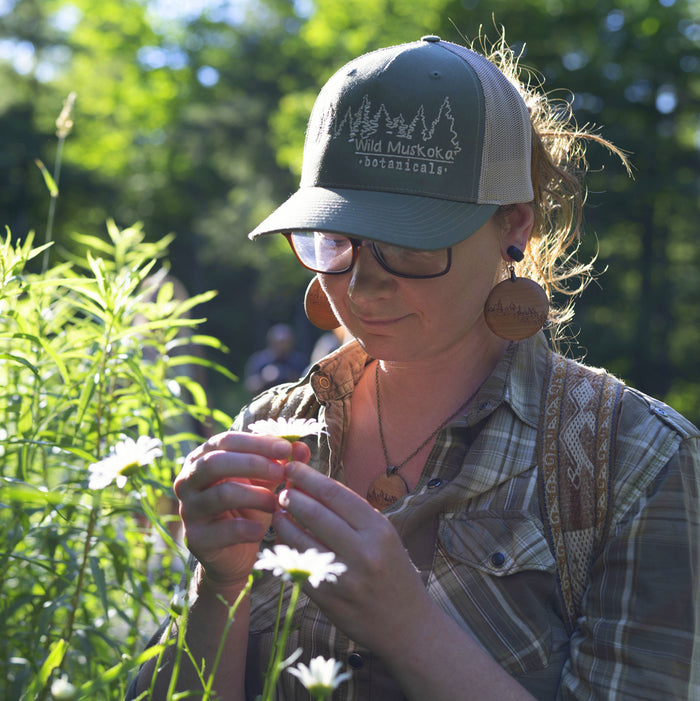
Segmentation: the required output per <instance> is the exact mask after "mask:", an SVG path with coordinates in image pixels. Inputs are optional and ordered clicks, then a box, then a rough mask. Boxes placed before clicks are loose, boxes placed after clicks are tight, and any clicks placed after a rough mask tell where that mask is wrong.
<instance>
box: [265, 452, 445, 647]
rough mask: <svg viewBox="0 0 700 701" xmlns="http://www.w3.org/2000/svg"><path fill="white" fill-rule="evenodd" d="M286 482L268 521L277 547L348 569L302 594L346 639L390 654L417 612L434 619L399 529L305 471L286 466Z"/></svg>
mask: <svg viewBox="0 0 700 701" xmlns="http://www.w3.org/2000/svg"><path fill="white" fill-rule="evenodd" d="M286 478H287V480H288V482H287V489H285V491H283V492H282V493H281V494H280V505H281V507H282V509H281V510H279V511H277V512H276V513H275V516H274V519H273V526H274V528H275V530H276V531H277V534H278V536H279V538H280V540H281V541H282V542H284V543H286V544H287V545H289V546H290V547H294V548H296V549H297V550H306V549H308V548H312V547H315V548H317V549H318V550H321V551H326V550H330V551H332V552H334V553H335V555H336V558H337V559H338V560H339V561H340V562H343V563H344V564H345V565H347V567H348V569H347V571H346V572H345V573H344V574H343V575H341V576H340V577H339V578H338V581H337V582H334V583H332V584H325V585H321V586H320V587H319V588H318V589H311V588H309V589H308V591H307V593H308V594H309V596H311V597H312V599H313V600H314V601H315V602H316V603H317V604H318V605H319V606H320V608H321V609H322V610H323V611H324V613H325V614H326V615H327V616H328V617H329V619H330V620H331V621H332V622H333V623H334V624H335V625H336V626H337V627H338V628H340V629H341V630H342V631H343V632H344V633H345V634H346V635H348V636H349V637H350V638H352V639H353V640H355V641H356V642H358V643H360V644H362V645H365V646H367V647H369V648H370V649H372V650H374V651H375V652H377V653H379V654H383V653H384V654H390V651H391V650H392V649H396V647H397V642H398V641H397V636H401V635H402V631H404V630H405V632H406V633H408V630H407V626H413V628H412V629H411V634H414V633H415V629H414V627H415V624H417V623H418V621H417V618H418V612H426V613H428V612H431V611H433V602H432V600H431V599H430V597H429V596H428V594H427V592H426V590H425V586H424V585H423V582H422V580H421V578H420V575H419V574H418V571H417V570H416V568H415V566H414V565H413V563H412V562H411V560H410V558H409V556H408V553H407V552H406V549H405V547H404V545H403V543H402V542H401V539H400V538H399V535H398V533H397V532H396V529H395V528H394V527H393V525H392V524H391V523H390V522H389V520H388V519H387V518H386V517H384V516H383V515H382V514H381V513H379V512H378V511H376V510H375V509H374V508H372V506H370V505H369V503H367V501H365V500H364V499H363V498H362V497H360V496H359V495H358V494H356V493H355V492H353V491H352V490H350V489H348V488H347V487H345V486H343V485H341V484H340V483H338V482H336V481H335V480H332V479H330V478H328V477H326V476H324V475H322V474H320V473H318V472H317V471H316V470H313V469H312V468H310V467H308V466H307V465H303V464H301V463H298V462H294V463H289V464H288V465H287V470H286ZM411 618H412V619H413V620H410V621H409V620H408V619H411ZM404 624H406V626H404ZM399 639H400V638H399Z"/></svg>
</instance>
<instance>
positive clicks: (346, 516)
mask: <svg viewBox="0 0 700 701" xmlns="http://www.w3.org/2000/svg"><path fill="white" fill-rule="evenodd" d="M285 477H286V478H287V486H288V488H289V493H288V498H290V499H291V498H292V497H293V496H296V492H297V491H299V492H302V493H303V494H306V495H308V496H310V497H312V498H313V500H315V501H316V502H319V503H320V504H322V505H323V506H325V507H326V508H327V509H329V510H330V511H332V512H333V513H335V514H337V515H338V516H339V517H340V519H342V521H344V522H345V523H347V524H348V525H349V526H351V527H352V528H353V529H355V530H360V529H362V528H364V526H365V524H366V523H367V520H368V518H371V516H372V515H373V514H374V513H375V511H374V509H373V508H372V507H371V506H370V505H369V504H368V503H367V501H365V500H364V499H363V498H362V497H361V496H359V495H358V494H357V493H355V492H353V491H352V489H350V488H349V487H346V486H345V485H343V484H340V482H336V480H334V479H330V478H328V477H326V476H325V475H323V474H321V473H320V472H318V471H316V470H314V469H313V468H311V467H309V466H308V465H304V464H303V463H299V462H291V463H288V464H287V465H286V469H285Z"/></svg>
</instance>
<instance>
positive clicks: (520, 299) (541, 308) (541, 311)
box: [484, 264, 549, 341]
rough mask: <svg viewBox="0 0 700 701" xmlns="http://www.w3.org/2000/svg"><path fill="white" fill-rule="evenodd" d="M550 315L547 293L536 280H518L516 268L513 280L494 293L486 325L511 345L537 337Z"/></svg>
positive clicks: (511, 269)
mask: <svg viewBox="0 0 700 701" xmlns="http://www.w3.org/2000/svg"><path fill="white" fill-rule="evenodd" d="M548 313H549V300H548V299H547V293H546V292H545V291H544V290H543V289H542V288H541V287H540V286H539V285H538V284H537V283H536V282H534V281H533V280H530V279H529V278H526V277H516V276H515V272H514V270H513V266H512V264H511V268H510V277H509V278H508V279H507V280H504V281H503V282H499V283H498V285H496V286H495V287H494V288H493V289H492V290H491V293H490V294H489V296H488V297H487V299H486V304H485V305H484V318H485V320H486V324H487V325H488V327H489V328H490V329H491V331H493V333H495V334H496V336H500V337H501V338H504V339H506V340H507V341H521V340H522V339H524V338H529V337H530V336H534V334H536V333H537V332H538V331H539V330H540V329H541V328H542V327H543V326H544V322H545V321H547V315H548Z"/></svg>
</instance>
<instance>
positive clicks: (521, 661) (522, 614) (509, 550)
mask: <svg viewBox="0 0 700 701" xmlns="http://www.w3.org/2000/svg"><path fill="white" fill-rule="evenodd" d="M428 588H429V590H430V591H431V592H432V593H433V595H434V596H435V598H436V599H437V600H438V601H439V602H440V600H441V599H442V600H443V601H442V604H443V607H444V608H445V609H446V610H447V611H448V612H450V613H451V615H452V616H453V617H455V619H456V620H457V622H458V623H459V624H460V625H461V626H462V627H464V628H465V629H466V630H468V631H469V632H470V633H471V634H472V635H473V636H474V637H476V638H477V640H478V641H479V642H480V643H481V645H482V646H483V647H484V648H485V649H486V650H487V651H488V652H489V653H490V654H491V655H492V656H493V657H494V659H496V660H497V661H498V662H499V664H501V666H503V667H504V669H506V671H508V672H509V673H510V674H513V675H516V676H517V675H520V674H526V673H529V672H534V671H538V670H541V669H544V668H545V667H547V665H548V663H549V660H550V657H551V655H552V625H553V624H556V622H557V621H559V619H558V616H557V614H556V607H557V605H558V604H557V596H556V580H555V563H554V558H553V557H552V553H551V551H550V549H549V546H548V544H547V540H546V538H545V536H544V533H543V527H542V523H541V521H539V519H537V518H535V517H534V516H533V515H532V514H530V513H528V512H522V511H506V512H504V511H490V510H487V511H478V512H474V513H460V514H455V515H451V516H444V517H442V518H441V522H440V527H439V531H438V545H437V549H436V553H435V563H434V568H433V574H432V577H431V579H430V581H429V583H428Z"/></svg>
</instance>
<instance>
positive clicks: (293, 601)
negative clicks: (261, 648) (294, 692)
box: [262, 582, 301, 701]
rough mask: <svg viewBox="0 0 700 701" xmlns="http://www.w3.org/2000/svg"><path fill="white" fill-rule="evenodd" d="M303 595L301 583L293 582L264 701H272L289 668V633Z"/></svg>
mask: <svg viewBox="0 0 700 701" xmlns="http://www.w3.org/2000/svg"><path fill="white" fill-rule="evenodd" d="M300 593H301V582H293V584H292V594H291V596H290V599H289V605H288V606H287V612H286V614H285V617H284V625H283V626H282V632H281V634H280V635H279V638H277V636H275V640H274V642H273V647H272V660H273V661H272V663H271V665H270V667H269V668H268V674H266V675H265V686H264V688H263V694H262V701H272V697H273V694H274V692H275V687H276V686H277V681H278V680H279V677H280V674H281V673H282V671H283V670H284V668H285V667H286V666H287V665H286V664H285V659H284V653H285V649H286V647H287V640H288V639H289V633H290V632H291V629H292V619H293V618H294V610H295V609H296V607H297V602H298V601H299V594H300Z"/></svg>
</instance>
